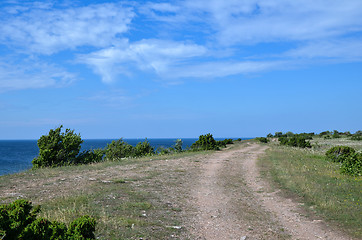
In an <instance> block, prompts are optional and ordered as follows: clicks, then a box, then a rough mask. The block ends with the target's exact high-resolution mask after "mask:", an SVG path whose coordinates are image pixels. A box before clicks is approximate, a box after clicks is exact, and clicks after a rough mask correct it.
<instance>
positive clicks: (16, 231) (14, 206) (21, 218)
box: [0, 199, 40, 240]
mask: <svg viewBox="0 0 362 240" xmlns="http://www.w3.org/2000/svg"><path fill="white" fill-rule="evenodd" d="M39 211H40V207H36V208H34V209H33V207H32V204H31V202H29V201H27V200H23V199H20V200H16V201H14V202H12V203H10V204H8V205H1V206H0V232H2V234H3V236H5V237H3V238H2V239H4V240H7V239H17V238H18V236H19V235H20V234H21V233H22V232H23V231H24V229H25V228H26V226H27V225H29V224H31V223H32V222H34V221H35V219H36V215H37V213H38V212H39Z"/></svg>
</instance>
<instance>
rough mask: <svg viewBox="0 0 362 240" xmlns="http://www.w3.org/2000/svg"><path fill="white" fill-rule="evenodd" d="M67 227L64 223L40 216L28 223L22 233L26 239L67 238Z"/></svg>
mask: <svg viewBox="0 0 362 240" xmlns="http://www.w3.org/2000/svg"><path fill="white" fill-rule="evenodd" d="M67 235H68V234H67V227H66V226H65V224H64V223H58V222H51V221H49V220H47V219H45V218H38V219H36V220H35V221H34V222H32V223H31V224H30V225H28V226H27V227H26V228H25V230H24V232H23V233H22V234H21V235H20V239H26V240H49V239H50V240H53V239H54V240H66V239H69V238H68V236H67Z"/></svg>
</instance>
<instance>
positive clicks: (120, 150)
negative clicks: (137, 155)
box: [105, 138, 134, 161]
mask: <svg viewBox="0 0 362 240" xmlns="http://www.w3.org/2000/svg"><path fill="white" fill-rule="evenodd" d="M105 151H106V158H107V159H108V160H111V161H112V160H113V161H114V160H117V159H121V158H125V157H130V156H132V155H133V152H134V149H133V146H132V145H130V144H128V143H126V142H125V141H123V139H122V138H121V139H119V140H117V141H112V142H111V143H110V144H108V145H107V147H106V150H105Z"/></svg>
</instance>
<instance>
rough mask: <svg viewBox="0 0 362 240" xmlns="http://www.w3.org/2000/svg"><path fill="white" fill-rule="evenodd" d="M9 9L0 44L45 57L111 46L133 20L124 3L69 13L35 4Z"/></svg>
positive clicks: (1, 22)
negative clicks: (64, 52) (61, 52)
mask: <svg viewBox="0 0 362 240" xmlns="http://www.w3.org/2000/svg"><path fill="white" fill-rule="evenodd" d="M7 9H8V10H7V14H2V15H1V20H0V32H1V34H0V41H1V42H2V43H3V44H6V45H8V46H11V47H16V48H20V49H21V50H22V51H25V52H32V53H42V54H52V53H56V52H59V51H62V50H65V49H75V48H77V47H81V46H95V47H107V46H110V45H112V44H113V43H114V42H116V41H117V35H119V34H122V33H125V32H127V31H128V28H129V24H130V22H131V20H132V18H133V17H134V13H133V11H132V8H131V7H126V6H124V5H122V4H121V3H118V4H116V3H105V4H96V5H89V6H85V7H78V8H66V9H53V8H47V7H46V6H44V5H39V4H36V3H34V4H33V6H32V8H28V7H27V6H23V7H17V8H16V7H12V8H7ZM11 13H12V14H11ZM15 13H16V14H15Z"/></svg>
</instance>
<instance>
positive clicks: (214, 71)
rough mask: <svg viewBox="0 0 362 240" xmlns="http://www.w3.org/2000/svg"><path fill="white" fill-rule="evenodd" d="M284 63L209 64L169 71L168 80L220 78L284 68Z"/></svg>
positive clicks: (227, 62)
mask: <svg viewBox="0 0 362 240" xmlns="http://www.w3.org/2000/svg"><path fill="white" fill-rule="evenodd" d="M285 65H286V62H284V61H269V62H268V61H254V62H253V61H244V62H229V61H223V62H207V63H199V64H192V65H188V66H184V67H182V68H180V67H175V68H170V69H168V72H167V75H166V76H167V77H168V78H219V77H227V76H232V75H238V74H250V73H257V72H262V71H266V70H272V69H278V68H284V66H285Z"/></svg>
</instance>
